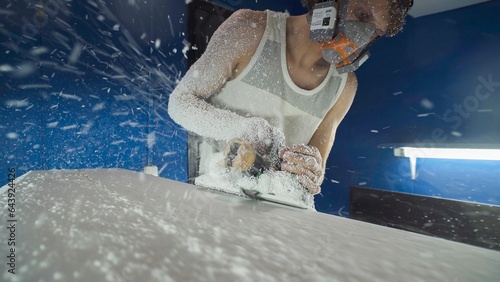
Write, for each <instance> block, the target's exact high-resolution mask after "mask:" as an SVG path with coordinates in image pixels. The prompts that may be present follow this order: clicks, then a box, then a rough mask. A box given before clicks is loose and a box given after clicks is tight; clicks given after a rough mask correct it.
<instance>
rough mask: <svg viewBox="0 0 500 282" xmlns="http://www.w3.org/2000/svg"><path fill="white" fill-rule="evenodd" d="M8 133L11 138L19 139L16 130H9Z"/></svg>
mask: <svg viewBox="0 0 500 282" xmlns="http://www.w3.org/2000/svg"><path fill="white" fill-rule="evenodd" d="M6 135H7V138H9V139H17V138H19V134H17V133H15V132H9V133H7V134H6Z"/></svg>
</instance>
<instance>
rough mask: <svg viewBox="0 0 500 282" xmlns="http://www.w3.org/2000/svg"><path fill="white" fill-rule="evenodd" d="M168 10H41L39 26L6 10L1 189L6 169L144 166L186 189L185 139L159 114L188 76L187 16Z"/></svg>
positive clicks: (19, 5) (24, 9)
mask: <svg viewBox="0 0 500 282" xmlns="http://www.w3.org/2000/svg"><path fill="white" fill-rule="evenodd" d="M27 2H29V1H27ZM32 2H33V3H35V1H32ZM39 2H40V1H36V3H39ZM166 2H167V3H150V4H148V3H147V2H144V1H135V2H134V3H135V4H133V5H132V4H130V3H132V2H131V1H111V0H108V1H103V2H100V1H96V2H91V1H90V2H87V1H77V2H73V3H71V5H68V3H67V2H66V1H62V0H50V1H49V0H47V1H42V3H44V4H45V10H46V16H45V17H36V15H37V9H36V8H35V7H34V6H33V4H28V3H26V2H23V1H19V2H12V5H11V6H9V8H8V11H9V12H8V13H5V15H1V16H0V17H1V22H0V23H1V24H2V28H1V29H0V32H1V33H2V39H1V41H2V42H1V43H2V44H1V46H0V58H1V59H0V61H1V63H0V65H2V71H1V72H0V83H1V85H2V87H1V88H0V120H1V121H0V136H1V138H0V145H1V147H2V148H3V150H2V151H1V153H0V159H2V160H4V161H2V163H1V164H0V171H2V172H4V173H0V185H3V184H5V183H6V182H7V174H6V171H7V168H8V167H12V166H13V167H16V168H17V171H18V175H20V174H23V173H25V172H27V171H29V170H38V169H76V168H103V167H104V168H108V167H118V168H126V169H132V170H137V171H139V170H142V168H143V167H144V166H145V165H147V164H150V165H157V166H158V167H159V168H160V170H161V173H160V176H163V177H168V178H172V179H177V180H180V181H186V179H187V169H186V167H187V145H186V142H185V140H186V133H185V132H184V131H183V130H181V129H180V128H179V127H178V126H177V125H175V124H174V123H173V122H172V121H171V120H170V118H169V117H168V115H167V111H166V108H167V101H168V94H169V93H170V92H171V91H172V89H173V87H175V82H176V81H178V79H179V78H180V77H181V76H182V75H183V73H184V72H185V69H186V60H185V58H184V54H183V49H184V48H185V44H184V43H183V39H184V38H185V32H186V30H187V24H186V15H185V10H186V6H185V4H184V2H182V3H181V2H179V1H166ZM172 2H177V3H172ZM92 3H99V4H98V5H100V6H98V7H94V6H92ZM103 4H104V5H103ZM38 13H39V11H38ZM2 174H4V175H5V177H1V175H2Z"/></svg>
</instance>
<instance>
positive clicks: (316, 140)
mask: <svg viewBox="0 0 500 282" xmlns="http://www.w3.org/2000/svg"><path fill="white" fill-rule="evenodd" d="M357 89H358V79H357V78H356V75H355V74H354V73H349V76H348V77H347V82H346V85H345V87H344V90H343V91H342V94H341V96H340V97H339V100H338V101H337V103H335V105H334V106H333V107H332V108H331V109H330V111H329V112H328V113H327V115H326V117H325V118H324V119H323V121H322V122H321V124H320V125H319V127H318V129H317V130H316V132H315V133H314V135H313V136H312V138H311V140H310V141H309V146H314V147H316V148H318V150H319V152H320V154H321V157H322V164H321V165H322V168H323V172H324V169H325V166H326V160H327V159H328V156H329V155H330V151H331V150H332V146H333V142H334V141H335V133H336V131H337V128H338V126H339V125H340V122H341V121H342V120H343V119H344V117H345V115H346V114H347V112H348V111H349V109H350V108H351V105H352V102H353V101H354V97H355V96H356V90H357Z"/></svg>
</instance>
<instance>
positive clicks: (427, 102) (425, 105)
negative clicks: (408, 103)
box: [420, 99, 434, 110]
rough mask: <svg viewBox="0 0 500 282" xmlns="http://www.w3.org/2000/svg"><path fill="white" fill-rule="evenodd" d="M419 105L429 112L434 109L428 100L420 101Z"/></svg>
mask: <svg viewBox="0 0 500 282" xmlns="http://www.w3.org/2000/svg"><path fill="white" fill-rule="evenodd" d="M420 105H421V106H422V107H423V108H425V109H427V110H431V109H433V108H434V103H432V101H431V100H429V99H422V101H420Z"/></svg>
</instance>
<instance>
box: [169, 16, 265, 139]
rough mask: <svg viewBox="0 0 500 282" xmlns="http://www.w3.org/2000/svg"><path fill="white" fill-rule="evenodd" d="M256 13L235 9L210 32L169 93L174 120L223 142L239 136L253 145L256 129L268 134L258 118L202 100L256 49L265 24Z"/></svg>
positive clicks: (212, 92)
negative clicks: (198, 54)
mask: <svg viewBox="0 0 500 282" xmlns="http://www.w3.org/2000/svg"><path fill="white" fill-rule="evenodd" d="M256 13H257V12H254V11H251V10H239V11H237V12H235V13H234V14H233V15H231V17H229V18H228V19H227V20H226V21H225V22H224V23H223V24H222V25H221V26H220V27H219V28H218V29H217V31H216V32H215V33H214V35H213V36H212V38H211V40H210V42H209V44H208V46H207V49H206V51H205V53H204V54H203V56H202V57H201V58H200V59H199V60H198V61H197V62H196V63H195V64H194V65H193V66H191V68H190V69H189V70H188V72H187V73H186V75H185V76H184V77H183V79H182V80H181V82H180V83H179V85H178V86H177V87H176V88H175V90H174V91H173V92H172V94H171V95H170V100H169V105H168V112H169V115H170V117H171V118H172V119H173V120H174V121H175V122H176V123H178V124H180V125H181V126H183V127H184V128H185V129H187V130H189V131H192V132H194V133H197V134H199V135H201V136H204V137H209V138H213V139H215V140H223V141H227V140H230V139H232V138H235V137H239V138H243V139H245V140H247V141H249V142H250V143H252V145H254V146H257V145H258V144H255V143H258V142H262V140H258V139H259V138H257V134H255V133H251V132H259V131H260V136H261V137H262V136H268V135H272V131H273V130H274V129H273V128H271V126H270V125H269V124H268V123H267V122H266V121H265V120H263V119H261V118H255V117H253V118H248V117H242V116H240V115H238V114H236V113H234V112H231V111H229V110H225V109H219V108H216V107H214V106H213V105H211V104H209V103H207V102H206V99H207V98H209V97H211V96H212V95H214V94H216V93H218V91H220V89H221V88H222V87H223V86H224V84H225V83H226V82H227V81H228V80H230V79H232V78H233V77H234V76H235V75H237V72H238V71H240V70H239V69H238V64H239V62H240V61H241V60H242V58H248V56H252V55H253V53H254V52H255V49H257V46H258V44H259V42H260V39H261V38H262V35H263V33H264V30H265V25H266V23H265V18H264V22H262V16H257V14H256ZM252 134H253V135H255V136H254V137H252V136H251V135H252ZM268 137H269V136H268ZM252 139H255V140H252Z"/></svg>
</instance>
